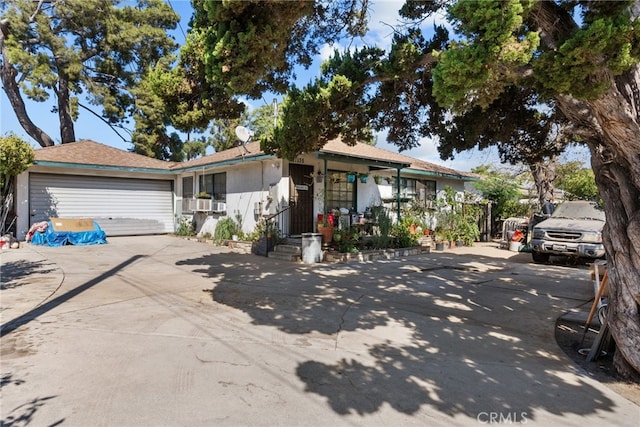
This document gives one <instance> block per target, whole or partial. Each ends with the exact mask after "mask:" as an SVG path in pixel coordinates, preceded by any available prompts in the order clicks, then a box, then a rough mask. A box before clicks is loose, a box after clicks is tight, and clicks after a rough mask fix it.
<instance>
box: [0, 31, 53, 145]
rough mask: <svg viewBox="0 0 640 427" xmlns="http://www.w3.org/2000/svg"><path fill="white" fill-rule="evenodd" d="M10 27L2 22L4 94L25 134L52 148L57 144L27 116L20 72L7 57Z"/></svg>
mask: <svg viewBox="0 0 640 427" xmlns="http://www.w3.org/2000/svg"><path fill="white" fill-rule="evenodd" d="M8 26H9V21H7V20H6V19H3V20H2V21H0V50H2V68H1V69H0V79H2V86H3V87H4V92H5V93H6V94H7V98H9V103H10V104H11V107H12V108H13V111H14V112H15V113H16V117H17V118H18V121H19V122H20V125H21V126H22V128H23V129H24V130H25V132H27V134H28V135H29V136H30V137H31V138H33V139H35V140H36V141H37V142H38V144H40V146H42V147H50V146H52V145H55V142H54V141H53V139H51V137H50V136H49V135H48V134H47V133H46V132H45V131H43V130H42V129H40V128H39V127H38V126H36V125H35V124H34V123H33V122H32V121H31V119H30V118H29V115H28V114H27V108H26V106H25V104H24V100H23V99H22V95H21V94H20V88H19V87H18V83H17V82H16V77H17V74H18V72H17V71H16V69H15V68H13V65H12V64H11V62H10V61H9V55H7V50H6V47H5V44H4V40H5V37H6V36H7V35H8V34H9V30H8Z"/></svg>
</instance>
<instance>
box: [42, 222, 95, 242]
mask: <svg viewBox="0 0 640 427" xmlns="http://www.w3.org/2000/svg"><path fill="white" fill-rule="evenodd" d="M31 243H33V244H34V245H47V246H64V245H78V246H83V245H101V244H104V243H107V235H106V234H105V232H104V231H102V229H101V228H100V226H99V225H98V223H97V222H95V221H94V222H93V231H55V230H54V229H53V225H52V224H51V221H49V226H48V227H47V229H46V230H45V231H44V232H42V233H41V232H37V233H34V235H33V237H32V238H31Z"/></svg>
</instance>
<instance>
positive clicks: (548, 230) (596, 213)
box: [530, 200, 605, 263]
mask: <svg viewBox="0 0 640 427" xmlns="http://www.w3.org/2000/svg"><path fill="white" fill-rule="evenodd" d="M604 223H605V216H604V211H603V210H602V208H600V207H598V204H597V203H595V202H588V201H582V200H577V201H567V202H564V203H562V204H560V205H559V206H558V207H557V208H556V209H555V211H554V212H553V214H552V215H551V216H550V217H549V218H548V219H545V220H544V221H542V222H540V223H538V224H536V225H535V226H534V227H533V230H532V237H531V241H530V247H531V255H532V256H533V261H534V262H538V263H544V262H547V261H548V260H549V256H551V255H562V256H570V257H575V258H591V259H595V258H603V257H604V246H603V245H602V228H603V227H604Z"/></svg>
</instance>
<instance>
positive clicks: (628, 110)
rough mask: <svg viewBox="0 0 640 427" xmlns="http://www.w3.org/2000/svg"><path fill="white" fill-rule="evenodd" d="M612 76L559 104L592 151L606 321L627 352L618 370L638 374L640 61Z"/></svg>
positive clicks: (617, 363) (625, 374) (627, 374)
mask: <svg viewBox="0 0 640 427" xmlns="http://www.w3.org/2000/svg"><path fill="white" fill-rule="evenodd" d="M610 80H611V82H612V84H611V86H610V89H609V90H608V91H607V93H605V94H604V95H602V96H601V97H600V98H598V99H597V100H595V101H589V102H581V101H578V100H576V99H573V98H571V97H568V96H561V97H558V105H559V107H560V108H561V109H562V110H563V112H564V113H565V114H567V117H569V118H571V120H572V121H573V122H574V123H576V124H579V125H580V126H581V127H582V128H583V129H585V132H584V136H586V138H585V139H586V141H587V144H588V145H589V148H590V150H591V165H592V168H593V171H594V174H595V178H596V183H597V185H598V190H599V193H600V197H602V199H603V201H604V208H605V213H606V216H607V223H606V225H605V228H604V232H603V241H604V246H605V250H606V253H607V270H608V275H609V280H608V285H609V304H608V308H607V321H608V322H609V325H610V327H611V333H612V335H613V338H614V340H615V342H616V345H617V346H616V347H617V351H619V352H620V355H622V357H619V356H620V355H618V357H616V358H615V359H614V362H615V368H616V371H617V372H618V373H619V374H620V375H621V376H623V377H625V378H633V377H634V376H635V377H637V375H638V373H640V307H639V306H640V279H639V278H640V95H639V89H640V64H638V65H636V66H635V67H634V68H633V69H631V70H630V71H628V72H627V73H625V74H623V75H622V76H618V77H616V78H615V80H614V78H613V77H610ZM623 359H624V363H623V362H621V361H622V360H623ZM633 371H635V372H633Z"/></svg>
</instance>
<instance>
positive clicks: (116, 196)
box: [29, 173, 174, 236]
mask: <svg viewBox="0 0 640 427" xmlns="http://www.w3.org/2000/svg"><path fill="white" fill-rule="evenodd" d="M171 187H172V181H160V180H149V179H128V178H105V177H95V176H80V175H53V174H40V173H32V174H29V209H30V212H31V220H30V223H31V224H34V223H36V222H39V221H46V220H48V219H49V218H50V217H58V218H93V219H94V220H95V221H96V222H97V223H98V224H99V225H100V227H101V228H102V229H103V230H104V231H105V233H106V234H107V236H125V235H140V234H157V233H171V232H173V231H174V228H173V197H172V188H171Z"/></svg>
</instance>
